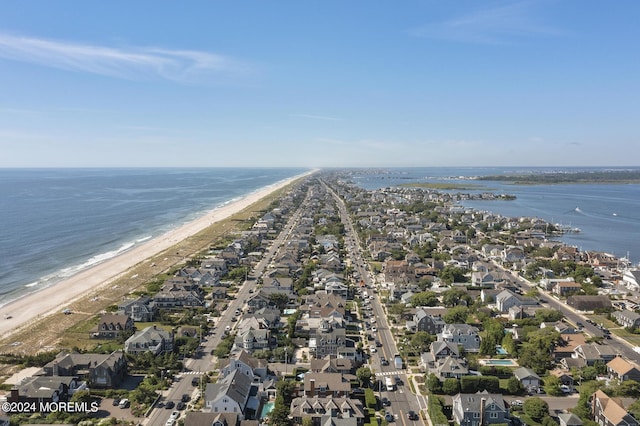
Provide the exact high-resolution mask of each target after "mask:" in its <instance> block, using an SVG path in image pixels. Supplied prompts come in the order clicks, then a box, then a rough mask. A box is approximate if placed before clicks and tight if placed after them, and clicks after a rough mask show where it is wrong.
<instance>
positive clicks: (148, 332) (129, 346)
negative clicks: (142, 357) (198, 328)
mask: <svg viewBox="0 0 640 426" xmlns="http://www.w3.org/2000/svg"><path fill="white" fill-rule="evenodd" d="M124 351H125V352H126V353H128V354H139V353H143V352H151V353H153V354H154V355H160V354H162V353H165V352H167V353H169V352H172V351H173V333H171V332H169V331H167V330H164V329H162V328H159V327H158V326H156V325H152V326H149V327H147V328H145V329H144V330H142V331H136V332H135V333H134V335H133V336H131V337H129V338H128V339H127V340H126V341H125V342H124Z"/></svg>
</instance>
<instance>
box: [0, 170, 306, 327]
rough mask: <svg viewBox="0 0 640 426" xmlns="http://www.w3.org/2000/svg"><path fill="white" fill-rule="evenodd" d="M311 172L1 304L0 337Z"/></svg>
mask: <svg viewBox="0 0 640 426" xmlns="http://www.w3.org/2000/svg"><path fill="white" fill-rule="evenodd" d="M314 172H315V170H312V171H309V172H307V173H303V174H300V175H297V176H294V177H291V178H289V179H285V180H283V181H280V182H277V183H275V184H272V185H269V186H266V187H264V188H261V189H259V190H257V191H255V192H252V193H250V194H248V195H247V196H245V197H243V198H241V199H239V200H237V201H234V202H232V203H229V204H227V205H224V206H221V207H218V208H215V209H213V210H211V211H209V212H207V213H206V214H204V215H203V216H201V217H199V218H197V219H195V220H193V221H191V222H189V223H186V224H184V225H182V226H180V227H179V228H176V229H174V230H172V231H169V232H167V233H166V234H164V235H161V236H159V237H157V238H153V239H151V240H149V241H147V242H145V243H144V244H141V245H140V246H138V247H135V248H133V249H132V250H130V251H127V252H125V253H122V254H121V255H119V256H116V257H114V258H112V259H109V260H107V261H105V262H103V263H100V264H97V265H95V266H93V267H91V268H89V269H86V270H84V271H81V272H79V273H78V274H76V275H73V276H71V277H69V278H67V279H65V280H63V281H61V282H59V283H57V284H55V285H53V286H50V287H47V288H45V289H42V290H40V291H37V292H34V293H31V294H29V295H26V296H25V297H22V298H20V299H17V300H15V301H13V302H11V303H9V304H7V305H5V306H3V307H1V308H0V338H6V337H8V336H10V335H11V334H12V333H13V332H14V331H16V330H18V329H21V328H23V327H24V326H25V325H28V324H29V323H30V322H33V321H34V320H39V319H43V318H45V317H47V316H49V315H51V314H54V313H57V312H61V311H62V310H63V309H64V307H65V306H67V305H68V304H70V303H71V302H73V301H75V300H77V299H78V298H80V297H83V296H86V295H87V294H89V293H91V292H93V291H96V290H99V289H101V288H104V287H106V286H107V285H108V284H109V283H111V282H113V281H114V280H116V279H118V278H119V277H121V276H122V275H123V274H126V272H127V271H128V270H129V269H131V268H132V267H134V266H135V265H137V264H139V263H140V262H143V261H145V260H146V259H149V258H152V257H154V256H156V255H158V254H159V253H161V252H163V251H164V250H166V249H168V248H170V247H172V246H174V245H175V244H177V243H178V242H180V241H181V240H184V239H186V238H188V237H190V236H192V235H195V234H197V233H198V232H200V231H202V230H204V229H206V228H207V227H209V226H211V225H213V224H214V223H216V222H218V221H221V220H223V219H226V218H229V217H230V216H232V215H234V214H236V213H238V212H240V211H242V210H243V209H245V208H247V207H249V206H250V205H252V204H253V203H255V202H257V201H258V200H260V199H262V198H264V197H266V196H268V195H269V194H271V193H273V192H275V191H277V190H279V189H281V188H283V187H285V186H287V185H288V184H290V183H291V182H293V181H294V180H296V179H299V178H301V177H304V176H307V175H310V174H312V173H314Z"/></svg>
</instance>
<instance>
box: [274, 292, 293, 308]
mask: <svg viewBox="0 0 640 426" xmlns="http://www.w3.org/2000/svg"><path fill="white" fill-rule="evenodd" d="M269 302H271V303H272V304H273V305H274V306H275V307H276V308H278V309H280V310H281V311H282V310H283V309H284V308H285V307H286V306H287V303H289V296H287V294H286V293H270V294H269Z"/></svg>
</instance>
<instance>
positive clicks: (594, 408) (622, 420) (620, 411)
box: [591, 390, 638, 426]
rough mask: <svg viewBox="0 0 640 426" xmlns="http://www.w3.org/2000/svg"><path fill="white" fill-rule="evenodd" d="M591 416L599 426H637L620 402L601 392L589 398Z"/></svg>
mask: <svg viewBox="0 0 640 426" xmlns="http://www.w3.org/2000/svg"><path fill="white" fill-rule="evenodd" d="M591 414H592V415H593V419H594V421H595V422H596V423H598V424H599V425H601V426H638V421H637V420H636V419H635V417H633V416H632V415H631V414H629V412H628V411H627V409H626V408H625V407H624V406H623V405H622V402H621V400H620V399H618V398H612V397H610V396H609V395H607V394H606V393H604V392H603V391H602V390H597V391H596V392H594V394H593V396H592V397H591Z"/></svg>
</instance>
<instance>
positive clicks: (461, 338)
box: [438, 324, 481, 352]
mask: <svg viewBox="0 0 640 426" xmlns="http://www.w3.org/2000/svg"><path fill="white" fill-rule="evenodd" d="M479 333H480V330H479V329H478V328H477V327H474V326H472V325H469V324H445V326H444V328H443V329H442V332H441V333H440V334H438V340H439V341H444V342H451V343H454V344H456V345H461V346H462V347H463V348H464V351H465V352H479V351H480V340H481V339H480V334H479Z"/></svg>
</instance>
